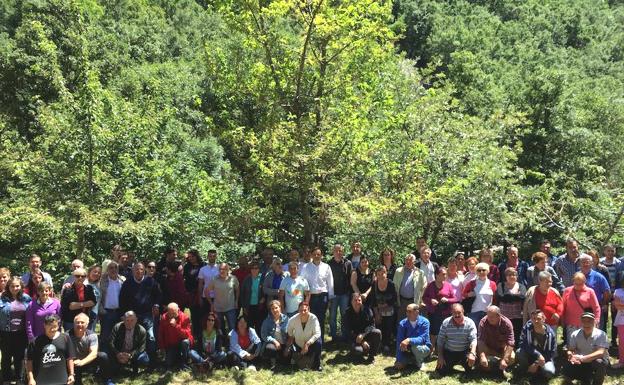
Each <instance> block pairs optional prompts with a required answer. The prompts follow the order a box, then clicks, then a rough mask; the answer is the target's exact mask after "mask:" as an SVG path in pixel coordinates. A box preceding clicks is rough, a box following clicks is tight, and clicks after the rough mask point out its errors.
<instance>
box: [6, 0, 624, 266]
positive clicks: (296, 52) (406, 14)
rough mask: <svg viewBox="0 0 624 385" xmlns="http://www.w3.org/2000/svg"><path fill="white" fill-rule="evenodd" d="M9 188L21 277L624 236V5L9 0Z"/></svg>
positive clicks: (581, 1) (9, 253) (446, 0)
mask: <svg viewBox="0 0 624 385" xmlns="http://www.w3.org/2000/svg"><path fill="white" fill-rule="evenodd" d="M0 180H1V183H0V262H1V263H2V264H15V263H20V264H21V263H23V262H24V258H25V257H26V256H27V255H28V254H29V253H31V252H36V253H39V254H41V255H42V256H43V258H44V260H45V261H46V262H49V263H51V264H53V265H54V264H58V263H66V262H67V261H69V260H70V259H71V258H74V256H80V257H82V258H85V259H86V260H87V261H91V262H93V261H96V260H101V259H103V258H104V257H105V256H107V255H108V251H109V250H110V247H111V245H113V244H115V243H121V244H123V245H125V246H126V247H128V248H129V249H130V250H133V251H135V252H136V253H137V256H138V257H139V258H145V257H150V258H156V257H158V256H159V254H160V253H161V252H162V249H163V248H164V247H165V246H166V245H171V244H175V245H178V247H180V248H187V247H191V246H194V247H198V248H200V250H204V251H205V250H207V248H209V247H218V248H219V249H220V250H221V251H222V255H224V256H226V257H228V258H235V257H236V255H237V254H238V253H243V252H252V251H253V250H254V249H255V248H256V247H257V246H258V245H265V244H270V245H273V246H276V247H277V248H280V247H284V248H285V247H288V246H290V245H298V246H301V245H310V244H316V243H320V244H329V243H331V242H335V241H341V242H349V241H351V240H354V239H359V240H361V241H362V243H363V244H364V245H365V248H366V249H367V250H369V251H370V252H371V253H374V252H377V251H379V250H380V249H381V248H382V247H384V246H386V245H389V246H392V247H394V248H396V249H397V250H398V251H400V252H404V251H408V250H411V249H412V248H413V247H414V245H415V239H416V238H417V237H419V236H424V237H425V238H426V239H427V240H428V242H429V243H430V244H432V245H434V246H435V247H436V248H437V249H438V251H439V252H440V253H442V254H443V255H444V254H445V253H448V252H450V251H451V250H455V249H457V248H465V249H474V248H478V247H480V246H482V245H495V244H505V243H508V242H514V243H517V244H520V245H525V246H527V245H532V244H535V242H537V241H538V240H539V239H541V238H544V237H545V238H552V239H556V240H562V239H564V238H566V237H574V238H576V239H578V240H579V242H580V243H581V245H582V246H583V247H586V248H589V247H601V246H602V245H603V244H605V243H607V242H612V243H616V244H622V243H624V219H623V218H622V216H623V214H624V2H623V1H621V0H610V1H599V0H496V1H483V0H471V1H468V0H395V1H386V0H331V1H330V0H262V1H254V0H214V1H209V0H195V1H193V0H111V1H98V0H3V1H1V2H0ZM527 247H528V246H527ZM51 269H52V270H53V269H54V268H53V267H52V268H51Z"/></svg>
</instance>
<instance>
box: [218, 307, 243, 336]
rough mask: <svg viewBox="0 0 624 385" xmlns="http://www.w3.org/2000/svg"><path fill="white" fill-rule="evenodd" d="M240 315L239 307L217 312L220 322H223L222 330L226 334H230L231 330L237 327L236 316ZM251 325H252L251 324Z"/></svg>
mask: <svg viewBox="0 0 624 385" xmlns="http://www.w3.org/2000/svg"><path fill="white" fill-rule="evenodd" d="M237 315H238V309H232V310H228V311H225V312H217V317H219V322H220V323H221V331H222V332H223V334H224V335H228V333H229V332H230V330H232V329H234V328H235V327H236V317H237ZM224 319H225V320H227V329H226V327H225V322H224ZM250 326H251V325H250Z"/></svg>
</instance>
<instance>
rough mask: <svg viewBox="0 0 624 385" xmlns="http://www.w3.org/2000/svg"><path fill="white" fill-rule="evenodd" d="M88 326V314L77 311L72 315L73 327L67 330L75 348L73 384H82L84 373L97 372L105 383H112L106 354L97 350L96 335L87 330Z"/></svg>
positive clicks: (107, 384) (110, 384)
mask: <svg viewBox="0 0 624 385" xmlns="http://www.w3.org/2000/svg"><path fill="white" fill-rule="evenodd" d="M88 326H89V316H88V315H86V314H85V313H79V314H78V315H77V316H75V317H74V328H73V329H72V330H70V331H69V337H70V338H71V340H72V342H73V343H74V347H75V349H76V356H75V358H74V372H75V374H76V381H75V384H76V385H82V377H83V375H84V373H86V372H93V373H96V372H97V373H99V376H100V377H101V378H103V379H105V380H106V385H114V384H113V382H112V380H111V377H110V369H109V365H110V363H109V360H108V354H106V353H105V352H98V336H97V334H95V333H94V332H92V331H91V330H88V329H87V327H88ZM98 368H99V371H98V370H97V369H98Z"/></svg>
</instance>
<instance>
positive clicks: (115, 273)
mask: <svg viewBox="0 0 624 385" xmlns="http://www.w3.org/2000/svg"><path fill="white" fill-rule="evenodd" d="M106 270H107V271H106V274H104V275H103V276H102V279H101V280H100V305H99V309H98V314H99V315H100V320H101V321H100V328H101V330H100V337H101V338H102V341H108V337H109V336H110V334H111V332H112V331H113V327H114V326H115V324H117V323H118V322H119V320H120V318H121V314H120V312H119V293H120V292H121V285H123V283H124V281H125V280H126V277H124V276H123V275H119V265H118V263H117V262H115V261H111V262H109V263H108V264H107V265H106Z"/></svg>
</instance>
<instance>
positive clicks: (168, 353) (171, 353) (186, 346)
mask: <svg viewBox="0 0 624 385" xmlns="http://www.w3.org/2000/svg"><path fill="white" fill-rule="evenodd" d="M190 350H191V342H190V341H189V340H188V339H183V340H182V341H180V342H179V343H178V345H177V346H171V347H169V348H167V349H166V350H165V364H166V365H167V367H168V368H172V367H173V366H174V365H175V364H176V363H181V364H182V365H186V364H187V362H188V357H189V352H190Z"/></svg>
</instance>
